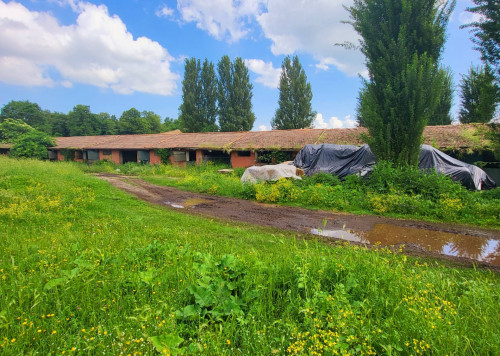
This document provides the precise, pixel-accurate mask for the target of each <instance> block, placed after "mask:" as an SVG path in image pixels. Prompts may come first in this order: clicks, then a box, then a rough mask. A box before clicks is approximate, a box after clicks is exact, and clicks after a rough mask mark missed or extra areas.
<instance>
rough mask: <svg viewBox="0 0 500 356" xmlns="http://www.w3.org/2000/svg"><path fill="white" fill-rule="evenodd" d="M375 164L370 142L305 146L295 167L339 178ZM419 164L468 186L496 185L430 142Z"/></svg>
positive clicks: (481, 172) (310, 173)
mask: <svg viewBox="0 0 500 356" xmlns="http://www.w3.org/2000/svg"><path fill="white" fill-rule="evenodd" d="M375 163H376V160H375V156H374V155H373V153H372V151H371V150H370V147H369V146H368V145H364V146H361V147H358V146H352V145H333V144H323V145H306V146H305V147H304V148H303V149H302V150H300V152H299V153H298V154H297V157H296V158H295V161H294V164H295V166H296V167H299V168H302V169H304V171H305V174H306V175H313V174H315V173H318V172H325V173H330V174H333V175H336V176H338V177H339V178H340V179H343V178H345V177H346V176H348V175H350V174H360V175H365V174H366V173H367V172H370V171H371V170H372V167H373V165H375ZM418 167H419V168H420V169H435V170H436V171H437V172H439V173H442V174H445V175H447V176H448V177H450V178H451V179H453V180H454V181H459V182H460V183H462V185H464V186H465V187H467V188H469V189H477V190H480V189H491V188H494V187H496V184H495V182H494V181H493V180H492V179H491V178H490V177H489V176H488V175H487V174H486V173H485V172H484V171H483V170H482V169H480V168H478V167H476V166H474V165H472V164H467V163H464V162H462V161H459V160H457V159H455V158H452V157H450V156H448V155H447V154H445V153H443V152H441V151H439V150H437V149H435V148H434V147H432V146H429V145H422V146H421V152H420V157H419V164H418Z"/></svg>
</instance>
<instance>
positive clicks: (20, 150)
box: [10, 130, 54, 159]
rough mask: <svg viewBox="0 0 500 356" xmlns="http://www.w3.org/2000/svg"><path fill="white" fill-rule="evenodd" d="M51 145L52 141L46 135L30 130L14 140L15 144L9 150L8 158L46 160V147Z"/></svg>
mask: <svg viewBox="0 0 500 356" xmlns="http://www.w3.org/2000/svg"><path fill="white" fill-rule="evenodd" d="M53 145H54V140H53V139H52V138H51V137H50V136H48V135H47V134H46V133H44V132H41V131H38V130H31V131H29V132H28V133H26V134H24V135H22V136H20V137H19V138H18V139H17V140H16V143H15V144H14V146H12V149H11V150H10V156H11V157H25V158H36V159H47V158H48V151H47V147H50V146H53Z"/></svg>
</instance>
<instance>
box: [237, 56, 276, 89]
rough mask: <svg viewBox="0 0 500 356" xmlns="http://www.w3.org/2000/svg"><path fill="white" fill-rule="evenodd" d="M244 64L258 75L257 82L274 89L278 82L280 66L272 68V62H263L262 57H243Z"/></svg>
mask: <svg viewBox="0 0 500 356" xmlns="http://www.w3.org/2000/svg"><path fill="white" fill-rule="evenodd" d="M244 62H245V65H246V66H247V67H248V69H250V70H251V71H252V72H254V73H255V74H257V75H258V77H257V79H256V80H255V81H256V82H257V83H261V84H262V85H264V86H266V87H269V88H272V89H276V88H278V87H279V84H280V76H281V68H274V67H273V63H272V62H264V61H263V60H262V59H245V61H244Z"/></svg>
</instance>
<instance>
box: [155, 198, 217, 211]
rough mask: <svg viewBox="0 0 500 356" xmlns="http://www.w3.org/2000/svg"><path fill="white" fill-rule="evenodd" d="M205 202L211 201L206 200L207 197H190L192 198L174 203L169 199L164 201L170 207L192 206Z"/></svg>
mask: <svg viewBox="0 0 500 356" xmlns="http://www.w3.org/2000/svg"><path fill="white" fill-rule="evenodd" d="M207 203H213V201H212V200H207V199H196V198H192V199H186V200H184V201H183V202H182V203H181V204H179V203H174V202H171V201H166V202H164V204H165V205H170V206H171V207H172V208H176V209H184V208H193V207H195V206H196V205H198V204H207Z"/></svg>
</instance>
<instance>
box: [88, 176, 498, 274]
mask: <svg viewBox="0 0 500 356" xmlns="http://www.w3.org/2000/svg"><path fill="white" fill-rule="evenodd" d="M97 177H99V178H101V179H103V180H105V181H107V182H109V183H111V184H112V185H113V186H115V187H117V188H119V189H121V190H123V191H125V192H127V193H130V194H132V195H135V196H136V197H138V198H139V199H142V200H145V201H148V202H150V203H153V204H157V205H161V206H164V207H167V208H170V209H178V210H182V211H183V212H186V213H189V214H197V215H202V216H209V217H214V218H217V219H223V220H231V221H235V222H245V223H250V224H255V225H260V226H269V227H273V228H276V229H280V230H289V231H295V232H299V233H303V234H316V235H320V236H323V238H324V239H325V240H332V239H334V240H338V239H341V240H348V241H351V242H353V243H360V244H367V245H373V244H374V243H376V242H380V243H381V244H382V245H383V246H385V245H387V246H388V245H399V244H405V251H407V252H409V253H411V254H418V255H422V254H424V255H433V256H439V257H443V258H446V259H450V260H454V261H458V262H462V263H466V264H470V263H471V261H477V262H478V263H479V265H484V266H500V231H497V230H489V229H481V228H475V227H468V226H464V225H451V224H438V223H427V222H421V221H413V220H398V219H391V218H385V217H380V216H373V215H354V214H339V213H333V212H329V211H320V210H318V211H313V210H308V209H303V208H297V207H288V206H276V205H270V204H260V203H257V202H253V201H248V200H242V199H235V198H227V197H219V196H211V195H206V194H199V193H191V192H186V191H182V190H179V189H176V188H171V187H163V186H157V185H154V184H151V183H148V182H146V181H143V180H141V179H138V178H134V177H126V176H119V175H112V174H98V175H97ZM495 269H496V268H495Z"/></svg>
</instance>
